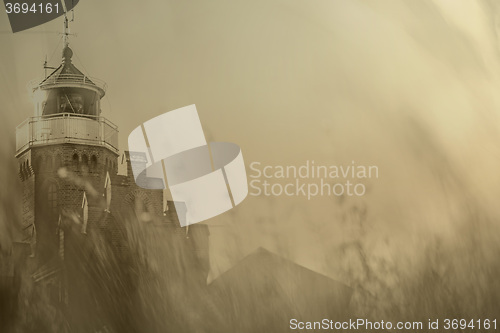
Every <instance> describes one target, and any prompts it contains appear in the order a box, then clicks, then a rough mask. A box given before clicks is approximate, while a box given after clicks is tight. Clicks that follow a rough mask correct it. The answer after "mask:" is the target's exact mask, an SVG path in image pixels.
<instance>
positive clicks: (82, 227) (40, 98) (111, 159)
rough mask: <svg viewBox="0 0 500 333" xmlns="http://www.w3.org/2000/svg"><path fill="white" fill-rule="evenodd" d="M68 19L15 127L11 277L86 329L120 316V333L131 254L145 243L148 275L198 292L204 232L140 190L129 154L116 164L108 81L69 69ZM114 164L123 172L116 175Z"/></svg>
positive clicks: (158, 195)
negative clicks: (18, 204) (105, 112)
mask: <svg viewBox="0 0 500 333" xmlns="http://www.w3.org/2000/svg"><path fill="white" fill-rule="evenodd" d="M64 19H65V21H64V28H65V29H64V43H63V49H62V59H61V63H60V65H59V66H58V67H57V68H53V71H52V72H51V73H48V75H46V76H45V77H44V78H43V79H40V80H37V81H35V82H34V84H32V93H33V99H34V114H33V116H32V117H29V118H28V119H26V120H25V121H24V122H22V123H21V124H20V125H19V126H18V127H17V130H16V158H17V161H18V166H19V178H20V179H21V186H22V193H23V198H22V218H21V228H20V229H21V230H22V239H21V240H20V241H19V242H16V244H17V246H18V248H19V251H14V252H16V253H17V254H16V255H15V257H16V258H20V260H18V259H15V262H16V264H15V265H17V268H16V269H15V271H16V272H17V273H15V274H17V275H18V276H21V277H20V281H23V282H21V283H19V285H20V286H21V287H20V288H21V291H19V293H20V294H23V293H25V296H26V297H27V298H31V296H30V294H32V293H33V292H34V290H38V291H36V293H37V294H38V295H45V296H43V297H41V296H37V299H40V300H43V301H46V300H47V299H49V301H50V303H52V304H55V306H56V308H59V309H64V310H63V311H62V312H61V313H63V315H62V316H64V317H67V320H68V322H71V323H73V325H75V326H76V327H81V329H82V331H85V332H87V331H92V329H94V330H95V327H97V326H98V325H102V323H103V322H108V323H109V318H118V317H119V318H122V319H120V320H116V322H115V324H114V326H115V327H116V329H117V331H124V330H125V329H122V326H125V327H126V326H127V325H130V323H129V322H128V321H126V320H124V319H123V318H132V316H131V315H130V313H131V312H130V309H126V307H127V306H128V305H127V304H131V303H130V301H122V298H121V297H124V295H134V292H133V288H136V286H137V284H138V280H137V279H138V277H137V271H138V269H137V267H134V266H133V265H134V262H136V261H137V260H136V258H135V257H133V254H132V252H133V253H137V249H136V248H134V249H135V250H134V251H135V252H134V251H130V247H131V246H136V247H137V246H138V245H137V244H136V243H137V242H138V240H141V239H142V241H140V242H141V243H140V246H141V251H140V252H139V253H142V255H144V254H145V253H147V256H146V257H145V258H143V259H141V260H145V261H148V262H151V263H153V264H151V265H150V266H148V267H150V268H151V269H152V270H153V273H149V275H148V276H150V277H151V276H156V275H159V274H163V273H160V272H168V273H169V274H170V275H169V276H170V277H169V284H168V286H167V287H166V288H172V290H174V289H176V288H177V289H179V285H181V284H185V285H189V287H188V289H192V288H193V285H194V284H198V285H200V286H202V287H204V286H206V279H207V275H208V271H209V258H208V239H209V232H208V227H207V226H206V225H202V224H197V225H194V226H190V227H189V228H185V227H184V228H183V227H181V226H180V224H179V219H178V214H182V213H185V212H178V211H176V205H174V204H173V202H171V201H168V200H167V199H166V197H165V196H164V193H163V190H161V189H159V190H149V189H143V188H141V187H139V186H137V184H136V183H135V180H134V177H133V173H132V166H131V162H130V159H131V154H130V153H129V152H127V151H125V152H124V153H123V154H122V155H121V156H120V158H118V157H119V153H118V152H119V151H118V128H117V126H116V125H114V124H113V123H112V122H111V121H109V120H108V119H106V118H105V117H103V116H102V115H101V107H100V105H101V99H102V98H103V97H104V96H105V94H106V84H105V83H104V82H102V81H100V80H99V79H96V78H91V77H89V76H87V75H86V74H85V73H83V72H82V71H80V70H79V69H78V68H77V67H76V66H75V65H74V64H73V61H72V59H73V51H72V50H71V48H70V47H69V43H68V35H69V34H68V26H67V24H68V21H67V18H66V17H65V18H64ZM118 163H122V164H124V168H123V170H127V172H126V174H118ZM121 169H122V168H121ZM177 206H178V205H177ZM131 232H132V233H133V232H135V234H134V236H133V237H132V238H133V239H135V242H136V243H134V240H132V241H131V240H130V239H128V238H127V237H128V236H127V235H128V234H130V233H131ZM134 237H135V238H134ZM141 237H142V238H141ZM131 244H132V245H131ZM146 249H147V250H146ZM103 258H104V259H103ZM99 260H101V262H99ZM99 265H101V266H99ZM103 267H106V268H105V269H104V268H103ZM187 277H189V278H187ZM142 279H146V277H142ZM116 280H119V281H120V283H116ZM145 284H146V285H154V284H153V283H145ZM23 288H24V289H23ZM127 288H130V290H127ZM22 290H24V291H22ZM156 294H158V293H156ZM110 300H112V301H114V302H116V304H114V303H113V304H111V303H109V302H110ZM163 301H164V300H162V302H163ZM24 303H26V304H28V303H29V302H24ZM24 303H23V302H20V304H24ZM44 304H45V303H44ZM124 307H125V308H124ZM82 309H83V310H82ZM28 312H29V311H28ZM103 318H104V319H103ZM106 318H107V319H106ZM96 325H97V326H96ZM85 329H86V330H85Z"/></svg>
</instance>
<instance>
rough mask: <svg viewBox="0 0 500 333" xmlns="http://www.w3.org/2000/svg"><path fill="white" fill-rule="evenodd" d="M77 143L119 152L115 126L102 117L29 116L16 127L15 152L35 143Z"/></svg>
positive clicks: (62, 114)
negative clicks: (100, 146) (99, 146)
mask: <svg viewBox="0 0 500 333" xmlns="http://www.w3.org/2000/svg"><path fill="white" fill-rule="evenodd" d="M56 143H79V144H90V145H102V146H106V147H108V148H109V149H111V150H113V151H115V152H117V151H118V128H117V127H116V125H114V124H113V123H112V122H110V121H109V120H107V119H106V118H104V117H96V116H86V115H75V114H71V113H60V114H55V115H50V116H39V117H30V118H28V119H26V120H25V121H24V122H22V123H21V124H20V125H19V126H17V130H16V151H17V154H19V153H21V152H22V151H24V150H26V149H27V148H29V147H31V146H35V145H45V144H56Z"/></svg>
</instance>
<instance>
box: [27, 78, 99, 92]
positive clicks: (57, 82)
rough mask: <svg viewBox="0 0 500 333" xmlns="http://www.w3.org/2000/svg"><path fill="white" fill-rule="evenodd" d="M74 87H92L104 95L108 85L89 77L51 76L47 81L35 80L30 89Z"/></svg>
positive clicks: (30, 84) (29, 85) (32, 81)
mask: <svg viewBox="0 0 500 333" xmlns="http://www.w3.org/2000/svg"><path fill="white" fill-rule="evenodd" d="M61 85H63V86H65V87H67V86H74V87H82V86H83V87H85V86H86V87H89V86H90V87H92V88H96V89H98V90H101V91H102V92H103V93H105V92H106V89H107V85H106V83H105V82H104V81H102V80H100V79H97V78H94V77H89V76H86V75H75V74H59V75H57V76H56V75H54V76H49V77H48V78H45V79H35V80H31V81H30V82H29V84H28V87H30V88H31V89H36V88H38V87H40V88H51V87H58V86H61Z"/></svg>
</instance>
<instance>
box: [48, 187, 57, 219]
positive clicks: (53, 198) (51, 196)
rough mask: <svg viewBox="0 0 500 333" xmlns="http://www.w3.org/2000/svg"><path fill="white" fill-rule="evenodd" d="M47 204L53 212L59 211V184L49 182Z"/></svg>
mask: <svg viewBox="0 0 500 333" xmlns="http://www.w3.org/2000/svg"><path fill="white" fill-rule="evenodd" d="M47 204H48V208H49V210H50V211H51V213H53V214H56V213H57V185H56V184H55V183H51V184H49V186H48V187H47Z"/></svg>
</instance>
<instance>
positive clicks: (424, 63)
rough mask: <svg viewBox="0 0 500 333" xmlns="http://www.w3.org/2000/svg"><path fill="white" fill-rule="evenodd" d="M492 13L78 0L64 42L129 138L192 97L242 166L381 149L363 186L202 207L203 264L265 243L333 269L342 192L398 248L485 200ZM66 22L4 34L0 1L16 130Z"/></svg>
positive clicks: (285, 1) (328, 3)
mask: <svg viewBox="0 0 500 333" xmlns="http://www.w3.org/2000/svg"><path fill="white" fill-rule="evenodd" d="M458 3H460V5H458ZM499 14H500V8H499V6H498V4H497V3H496V2H495V1H472V0H471V1H460V2H457V1H453V0H441V1H428V0H422V1H412V0H408V1H399V0H394V1H390V0H387V1H377V2H375V1H368V0H367V1H356V0H351V1H334V0H320V1H319V0H314V1H299V0H273V1H270V0H254V1H239V0H238V1H235V0H211V1H194V0H191V1H159V0H158V1H151V0H143V1H123V0H122V1H117V0H116V1H97V0H81V1H80V3H79V5H78V6H77V7H76V10H75V21H74V22H73V23H72V24H71V30H72V32H73V33H76V34H77V37H72V38H71V40H70V46H71V48H72V49H73V51H74V52H75V54H76V55H75V56H74V57H73V60H74V63H75V64H76V65H77V67H79V68H80V69H81V70H83V71H84V72H85V73H86V74H87V75H90V76H95V77H98V78H100V79H102V80H104V81H106V82H107V84H108V92H107V94H106V97H105V100H104V101H103V103H102V106H103V114H102V115H103V116H105V117H107V118H108V119H110V120H111V121H113V122H114V123H115V124H117V125H118V126H119V128H120V145H121V146H120V148H121V149H122V150H123V149H125V148H126V138H127V135H128V133H130V131H131V130H132V129H133V128H134V127H136V126H137V125H138V124H140V123H142V122H144V121H145V120H148V119H150V118H152V117H154V116H156V115H158V114H160V113H163V112H166V111H169V110H172V109H175V108H178V107H182V106H185V105H189V104H196V105H197V107H198V112H199V115H200V118H201V121H202V124H203V127H204V129H205V131H206V134H207V135H208V139H209V140H214V141H229V142H234V143H237V144H238V145H240V147H241V148H242V151H243V157H244V159H245V162H246V164H247V167H248V165H249V164H250V163H251V162H252V161H260V162H261V163H263V164H273V165H276V164H279V165H301V164H303V163H304V162H305V161H306V160H314V161H315V162H316V163H317V164H326V165H329V164H336V165H340V164H350V163H351V161H355V162H356V163H358V164H365V165H377V166H378V167H379V174H380V177H379V179H376V180H373V181H370V186H369V191H368V193H367V195H366V196H364V197H362V198H356V199H355V198H347V199H346V200H344V201H342V202H341V203H340V202H339V200H338V199H336V198H331V197H330V198H316V199H313V200H310V201H308V200H307V199H304V198H288V197H280V198H275V199H272V200H271V199H269V198H266V197H258V198H256V197H248V198H247V199H246V201H245V202H243V203H242V204H241V206H239V207H238V208H236V209H234V210H233V211H231V212H230V213H228V214H225V215H223V216H221V217H218V218H216V219H214V221H210V223H215V224H218V225H224V227H214V228H212V250H213V253H214V257H213V258H215V259H214V261H213V263H212V269H213V270H214V274H218V272H219V271H221V270H224V269H226V268H227V267H228V266H230V265H231V264H232V261H231V260H236V257H241V256H243V255H245V254H247V253H248V252H249V251H251V250H252V249H254V248H255V247H257V246H265V247H267V248H269V249H271V250H274V251H277V252H280V253H281V254H283V255H285V256H288V257H290V258H291V259H294V260H296V261H298V262H299V263H301V264H303V265H306V266H308V267H311V268H313V269H316V270H319V271H322V272H324V273H326V274H329V275H331V276H332V275H335V267H334V264H331V263H329V260H331V258H329V255H328V253H330V252H332V251H334V249H335V247H336V246H337V245H338V244H340V243H341V242H345V241H348V240H349V237H351V236H350V235H351V234H352V230H350V228H351V227H352V223H351V221H350V220H349V217H347V218H346V215H345V214H346V212H349V211H352V207H364V208H366V209H367V221H366V225H367V226H368V229H369V234H370V235H372V236H373V244H374V249H378V248H379V245H380V244H382V243H383V244H384V245H383V246H384V247H385V249H382V250H381V251H392V252H398V251H400V250H402V249H403V248H406V249H408V248H410V249H413V247H414V246H415V247H417V246H418V244H416V243H415V244H414V243H412V242H418V240H415V238H418V235H420V234H421V233H423V234H426V233H428V232H431V233H438V234H439V233H441V234H449V233H451V232H452V231H453V230H455V229H456V227H457V224H459V223H460V221H459V219H457V216H462V215H461V210H462V209H464V201H466V202H469V203H470V201H468V200H469V199H470V198H471V197H472V198H474V202H475V203H474V204H477V205H479V206H480V207H491V205H493V204H496V203H495V202H496V201H495V198H498V194H499V189H498V188H499V187H498V184H499V182H498V181H499V180H500V177H499V173H498V171H497V170H498V168H499V165H500V164H499V163H498V162H499V156H500V155H499V154H500V149H499V148H500V147H499V144H498V143H499V142H500V141H499V139H500V137H499V127H498V124H499V107H500V99H499V97H498V96H499V94H498V91H499V88H500V85H499V83H500V81H499V75H498V74H499V69H500V66H499V65H500V63H499V55H500V53H499V48H498V46H499V44H498V38H497V35H498V33H499V32H500V28H499V24H500V23H499V22H500V21H499ZM61 27H62V19H58V20H56V21H53V22H50V23H48V24H45V25H43V26H41V27H37V28H34V29H31V30H28V31H26V32H20V33H16V34H15V35H14V34H12V33H10V27H9V25H8V22H7V17H6V15H5V14H4V13H2V14H0V45H1V48H0V59H1V60H2V61H1V63H0V75H1V76H0V107H1V112H2V114H3V115H5V117H6V121H5V122H3V123H2V125H1V129H2V130H3V132H4V133H5V135H8V136H9V137H11V138H12V137H13V135H14V132H13V131H14V127H15V125H16V124H18V123H20V122H21V121H22V120H24V119H25V118H26V117H28V116H30V115H32V113H33V108H32V106H31V104H30V101H29V96H28V92H27V90H26V88H25V87H26V83H27V82H28V81H29V80H31V79H33V78H36V77H37V76H41V75H43V70H42V64H43V60H44V58H45V56H46V55H47V57H50V64H51V65H53V66H57V65H58V64H59V62H60V54H61V44H60V43H59V44H58V42H59V40H60V35H58V34H57V32H58V31H60V30H61ZM8 147H10V146H8ZM2 149H3V150H6V149H8V148H6V147H2ZM249 171H250V170H248V169H247V172H249ZM476 201H477V203H476ZM485 210H487V211H488V212H489V213H491V214H493V215H495V216H496V215H497V212H496V211H494V210H491V209H490V208H485ZM341 221H347V222H346V223H341ZM346 224H347V225H346ZM354 234H356V232H354ZM382 240H383V242H382ZM410 251H412V250H410ZM225 252H231V253H233V254H234V258H229V259H228V258H227V257H224V256H217V255H216V254H217V253H225ZM219 257H220V258H221V259H220V260H219V259H217V258H219ZM224 258H225V259H224Z"/></svg>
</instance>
